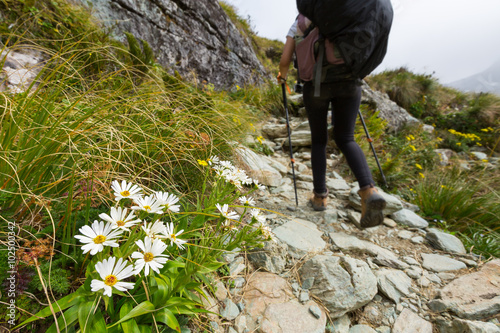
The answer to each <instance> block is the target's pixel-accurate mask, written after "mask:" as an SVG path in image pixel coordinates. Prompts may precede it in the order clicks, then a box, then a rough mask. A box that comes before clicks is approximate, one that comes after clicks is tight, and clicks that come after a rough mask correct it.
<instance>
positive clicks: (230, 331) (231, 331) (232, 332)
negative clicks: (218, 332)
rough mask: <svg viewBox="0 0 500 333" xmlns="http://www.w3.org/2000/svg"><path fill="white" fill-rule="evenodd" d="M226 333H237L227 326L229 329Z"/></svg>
mask: <svg viewBox="0 0 500 333" xmlns="http://www.w3.org/2000/svg"><path fill="white" fill-rule="evenodd" d="M227 333H239V332H237V331H236V330H235V329H234V328H232V327H231V326H229V328H228V329H227Z"/></svg>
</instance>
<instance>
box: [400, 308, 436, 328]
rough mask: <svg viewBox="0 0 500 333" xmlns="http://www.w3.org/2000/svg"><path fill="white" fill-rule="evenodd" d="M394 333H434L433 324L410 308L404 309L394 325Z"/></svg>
mask: <svg viewBox="0 0 500 333" xmlns="http://www.w3.org/2000/svg"><path fill="white" fill-rule="evenodd" d="M392 333H432V324H431V323H430V322H428V321H427V320H425V319H422V318H420V317H419V316H418V315H417V314H415V313H414V312H413V311H411V310H409V309H404V310H403V311H402V312H401V314H400V315H399V317H398V319H396V322H395V323H394V326H393V327H392Z"/></svg>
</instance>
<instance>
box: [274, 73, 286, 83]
mask: <svg viewBox="0 0 500 333" xmlns="http://www.w3.org/2000/svg"><path fill="white" fill-rule="evenodd" d="M276 79H277V80H278V84H280V85H281V84H286V77H282V76H281V73H278V76H277V77H276Z"/></svg>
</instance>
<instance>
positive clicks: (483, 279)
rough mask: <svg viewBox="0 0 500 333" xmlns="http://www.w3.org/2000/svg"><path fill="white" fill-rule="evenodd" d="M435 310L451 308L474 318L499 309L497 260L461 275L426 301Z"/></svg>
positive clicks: (461, 316) (498, 264) (499, 270)
mask: <svg viewBox="0 0 500 333" xmlns="http://www.w3.org/2000/svg"><path fill="white" fill-rule="evenodd" d="M429 308H431V309H432V310H434V311H436V312H442V311H450V312H453V313H454V314H456V315H457V316H458V317H460V318H462V319H470V320H477V319H483V318H487V317H489V316H491V315H495V314H498V313H499V312H500V259H496V260H493V261H490V262H489V263H487V264H485V265H484V266H483V267H482V269H481V270H480V271H478V272H475V273H472V274H467V275H463V276H461V277H459V278H457V279H455V280H453V281H452V282H450V283H449V284H448V285H446V286H445V287H444V288H443V289H441V290H440V291H439V293H438V294H437V295H436V298H435V299H434V300H432V301H431V302H430V303H429Z"/></svg>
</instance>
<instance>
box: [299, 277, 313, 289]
mask: <svg viewBox="0 0 500 333" xmlns="http://www.w3.org/2000/svg"><path fill="white" fill-rule="evenodd" d="M312 286H314V276H312V277H310V278H307V279H305V280H304V282H302V289H305V290H309V289H311V288H312Z"/></svg>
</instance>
